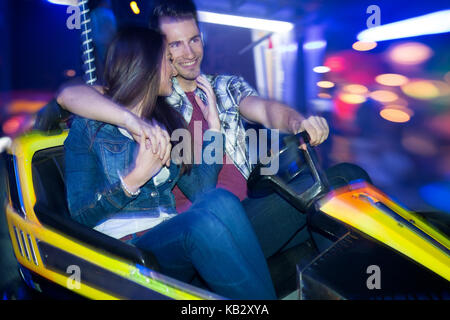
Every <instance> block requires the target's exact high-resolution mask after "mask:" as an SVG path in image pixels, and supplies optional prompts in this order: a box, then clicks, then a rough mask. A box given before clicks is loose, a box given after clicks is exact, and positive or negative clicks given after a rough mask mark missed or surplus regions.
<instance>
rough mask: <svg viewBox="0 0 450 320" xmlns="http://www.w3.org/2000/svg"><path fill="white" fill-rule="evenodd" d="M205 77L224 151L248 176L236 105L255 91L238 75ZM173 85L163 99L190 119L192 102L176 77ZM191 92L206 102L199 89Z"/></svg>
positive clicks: (243, 135)
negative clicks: (212, 98) (215, 103)
mask: <svg viewBox="0 0 450 320" xmlns="http://www.w3.org/2000/svg"><path fill="white" fill-rule="evenodd" d="M206 78H207V79H208V80H209V82H210V83H211V86H212V88H213V90H214V93H215V94H216V99H217V109H218V111H219V120H220V124H221V127H222V132H223V133H224V134H225V137H226V143H225V151H226V153H227V154H228V156H229V157H230V158H231V159H232V160H233V162H234V164H235V166H236V167H237V169H238V170H239V171H240V172H241V173H242V175H243V176H244V177H245V178H246V179H248V177H249V175H250V172H251V170H252V165H251V164H250V162H249V160H248V157H247V147H246V141H245V128H244V125H243V122H242V118H241V115H240V113H239V104H240V103H241V101H242V100H243V99H244V98H246V97H248V96H257V95H258V94H257V92H256V90H255V89H253V88H252V87H251V86H250V85H249V84H248V83H247V82H246V81H245V80H244V79H243V78H242V77H237V76H226V75H219V76H206ZM173 88H174V91H173V93H172V95H171V96H170V97H168V98H167V102H168V103H169V104H170V105H171V106H173V107H174V108H175V109H176V110H178V111H179V112H180V113H181V114H182V115H183V117H184V119H185V120H186V121H187V123H189V122H190V121H191V118H192V104H191V103H190V101H189V99H188V98H187V96H186V94H185V93H184V92H183V89H181V87H180V85H179V84H178V80H177V79H176V78H173ZM195 94H196V95H198V96H199V97H200V98H201V99H202V100H203V101H206V96H205V94H204V93H203V91H201V90H200V89H199V88H197V89H196V90H195Z"/></svg>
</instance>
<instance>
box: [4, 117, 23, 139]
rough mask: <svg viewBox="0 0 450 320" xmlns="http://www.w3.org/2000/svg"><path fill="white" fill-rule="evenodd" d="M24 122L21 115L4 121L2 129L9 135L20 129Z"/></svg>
mask: <svg viewBox="0 0 450 320" xmlns="http://www.w3.org/2000/svg"><path fill="white" fill-rule="evenodd" d="M21 124H22V121H21V118H20V117H13V118H11V119H8V120H6V121H5V122H4V123H3V126H2V129H3V132H4V133H6V134H7V135H13V134H15V133H16V132H17V131H19V129H20V125H21Z"/></svg>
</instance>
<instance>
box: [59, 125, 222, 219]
mask: <svg viewBox="0 0 450 320" xmlns="http://www.w3.org/2000/svg"><path fill="white" fill-rule="evenodd" d="M219 135H220V133H217V135H215V136H214V137H215V138H214V139H217V136H219ZM214 139H213V140H214ZM222 140H224V137H223V135H222ZM214 141H215V140H214ZM223 143H224V142H223ZM223 143H222V147H223ZM207 145H208V143H207V142H206V141H205V142H204V146H203V148H204V149H205V148H206V147H207ZM64 147H65V163H66V165H65V176H66V178H65V181H66V189H67V200H68V206H69V211H70V214H71V216H72V218H73V219H75V220H76V221H78V222H80V223H82V224H84V225H87V226H89V227H94V226H95V225H97V224H98V223H99V222H101V221H102V220H105V219H109V218H112V217H114V215H116V214H119V213H120V214H123V213H126V212H130V213H131V212H133V213H136V212H141V211H142V212H145V215H146V216H153V217H159V214H160V212H166V213H176V211H175V200H174V196H173V193H172V189H173V187H174V186H175V184H177V185H178V187H179V188H180V189H181V191H182V192H183V193H184V194H185V195H186V197H187V198H188V199H189V200H191V201H192V202H193V201H195V198H196V196H198V195H199V194H200V193H203V192H204V191H207V190H210V189H213V188H215V187H216V183H217V177H218V173H219V171H220V169H221V168H222V165H221V164H212V165H208V164H205V163H203V164H198V165H193V168H192V170H191V172H190V174H185V175H183V176H180V167H179V166H177V165H175V164H174V163H172V164H171V165H170V167H169V172H170V175H169V177H168V178H167V179H166V181H165V182H163V183H161V184H158V185H155V183H154V181H153V179H150V180H149V181H148V182H147V183H146V184H145V185H144V186H142V187H141V192H140V194H139V195H137V196H133V197H130V196H127V195H126V194H125V192H124V191H123V189H122V187H121V184H120V178H119V174H121V175H122V176H124V175H126V174H127V173H129V172H130V171H131V170H132V169H133V166H134V160H135V156H136V154H137V151H138V148H139V146H138V144H137V143H136V142H135V141H133V140H131V139H129V138H127V137H125V136H124V135H122V134H121V133H120V131H119V130H118V128H117V127H116V126H113V125H109V124H105V123H102V122H98V121H94V120H88V119H85V118H81V117H75V119H74V120H73V122H72V126H71V129H70V131H69V135H68V137H67V139H66V141H65V142H64ZM204 149H203V150H204Z"/></svg>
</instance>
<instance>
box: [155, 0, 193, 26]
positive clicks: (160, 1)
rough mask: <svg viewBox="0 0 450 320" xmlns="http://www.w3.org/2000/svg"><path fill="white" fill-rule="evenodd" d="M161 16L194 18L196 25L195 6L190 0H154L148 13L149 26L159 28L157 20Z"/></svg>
mask: <svg viewBox="0 0 450 320" xmlns="http://www.w3.org/2000/svg"><path fill="white" fill-rule="evenodd" d="M162 17H169V18H174V19H180V20H181V19H194V20H195V23H196V24H197V25H198V18H197V8H196V7H195V4H194V2H193V1H191V0H155V1H154V3H153V6H152V10H151V15H150V21H149V26H150V28H152V29H156V30H159V20H160V18H162Z"/></svg>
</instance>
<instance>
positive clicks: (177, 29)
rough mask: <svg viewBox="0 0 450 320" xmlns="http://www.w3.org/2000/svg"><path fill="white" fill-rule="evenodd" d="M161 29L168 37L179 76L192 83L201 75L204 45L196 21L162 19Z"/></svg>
mask: <svg viewBox="0 0 450 320" xmlns="http://www.w3.org/2000/svg"><path fill="white" fill-rule="evenodd" d="M159 27H160V29H161V31H162V33H163V34H164V35H165V36H166V41H167V44H168V47H169V51H170V53H171V55H172V59H173V60H172V61H173V66H174V68H175V70H176V71H177V73H178V76H180V77H182V78H184V79H186V80H188V81H192V80H195V79H196V78H197V77H198V76H199V75H200V64H201V62H202V59H203V43H202V39H201V37H200V31H199V29H198V27H197V24H196V23H195V20H194V19H173V18H169V17H162V18H161V19H160V23H159Z"/></svg>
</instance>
